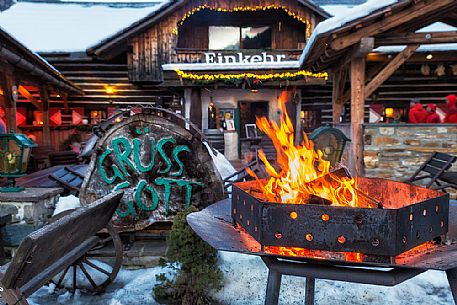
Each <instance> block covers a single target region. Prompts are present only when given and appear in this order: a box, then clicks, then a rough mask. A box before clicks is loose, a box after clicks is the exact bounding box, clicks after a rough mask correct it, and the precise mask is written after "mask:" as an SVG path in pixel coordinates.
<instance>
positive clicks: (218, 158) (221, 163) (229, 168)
mask: <svg viewBox="0 0 457 305" xmlns="http://www.w3.org/2000/svg"><path fill="white" fill-rule="evenodd" d="M204 144H205V146H206V149H208V152H209V154H210V156H211V158H213V162H214V165H215V166H216V168H217V171H218V172H219V174H220V175H221V177H222V179H225V178H227V177H228V176H230V175H231V174H233V173H235V172H236V170H235V168H234V167H233V165H232V164H231V163H230V161H229V160H227V158H226V157H225V156H224V154H222V153H221V152H219V151H217V150H216V149H214V150H215V151H217V154H215V153H214V152H213V151H212V150H211V148H210V147H209V145H208V143H206V142H204Z"/></svg>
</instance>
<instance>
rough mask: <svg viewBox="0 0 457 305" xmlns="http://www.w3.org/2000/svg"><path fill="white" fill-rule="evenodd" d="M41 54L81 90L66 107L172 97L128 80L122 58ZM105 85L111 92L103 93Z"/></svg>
mask: <svg viewBox="0 0 457 305" xmlns="http://www.w3.org/2000/svg"><path fill="white" fill-rule="evenodd" d="M43 56H44V57H45V59H46V60H47V61H48V62H50V63H51V64H52V65H53V66H54V67H56V69H58V70H59V71H60V72H62V73H63V74H64V75H65V77H66V78H67V79H69V80H70V81H72V82H74V83H75V84H76V85H78V86H79V87H80V88H82V89H83V90H84V93H85V95H84V96H72V95H71V96H69V97H68V102H69V105H70V106H71V105H73V106H75V105H79V106H81V105H83V106H85V107H90V105H95V106H100V105H133V104H155V103H156V101H157V98H158V97H159V96H161V97H170V98H171V97H172V95H171V94H170V93H169V92H167V90H165V89H163V88H154V87H151V86H140V85H137V84H133V83H131V82H130V81H129V78H128V65H127V59H126V58H118V59H115V60H111V61H107V60H98V59H94V58H91V57H88V56H86V55H84V54H70V53H63V54H43ZM106 86H114V87H115V93H114V94H107V93H106V91H105V88H106Z"/></svg>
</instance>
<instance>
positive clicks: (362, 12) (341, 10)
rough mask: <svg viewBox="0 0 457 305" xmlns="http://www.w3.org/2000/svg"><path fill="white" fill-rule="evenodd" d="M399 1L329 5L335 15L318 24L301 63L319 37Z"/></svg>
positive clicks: (370, 0) (301, 62) (376, 0)
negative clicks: (350, 5)
mask: <svg viewBox="0 0 457 305" xmlns="http://www.w3.org/2000/svg"><path fill="white" fill-rule="evenodd" d="M399 1H401V0H383V1H379V0H368V2H366V3H364V4H361V5H358V6H355V7H352V8H347V6H346V7H345V6H341V7H339V6H329V7H328V8H327V10H328V11H329V12H330V13H331V14H333V15H334V17H332V18H330V19H327V20H325V21H322V22H321V23H319V24H318V25H317V26H316V28H315V29H314V31H313V34H312V35H311V37H310V39H309V41H308V43H307V44H306V47H305V49H304V50H303V54H302V56H301V57H300V64H303V63H304V62H305V61H306V59H307V57H308V55H309V53H310V50H311V49H312V47H313V45H314V43H315V41H316V39H317V38H318V37H320V36H324V35H325V34H327V33H329V32H331V31H332V30H335V29H337V28H340V27H342V26H343V25H346V24H349V23H351V22H353V21H355V20H357V19H360V18H362V17H366V16H368V15H369V14H371V13H373V12H374V11H376V10H381V9H383V8H385V7H388V6H390V5H392V4H394V3H397V2H399Z"/></svg>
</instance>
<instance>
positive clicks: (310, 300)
mask: <svg viewBox="0 0 457 305" xmlns="http://www.w3.org/2000/svg"><path fill="white" fill-rule="evenodd" d="M315 284H316V279H315V278H313V277H307V278H306V288H305V305H314V286H315Z"/></svg>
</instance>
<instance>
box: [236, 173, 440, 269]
mask: <svg viewBox="0 0 457 305" xmlns="http://www.w3.org/2000/svg"><path fill="white" fill-rule="evenodd" d="M357 185H358V187H359V191H360V192H363V193H368V194H369V195H370V197H371V198H372V199H373V201H376V202H380V203H382V208H380V207H379V208H352V207H347V206H331V205H325V204H322V203H325V201H324V200H321V201H319V200H317V199H316V197H313V198H310V202H309V203H308V204H282V203H275V202H265V201H262V200H261V199H259V198H258V197H256V195H259V194H260V193H259V190H258V188H257V185H256V182H241V183H237V184H236V185H235V186H234V188H233V196H232V209H231V213H232V217H233V220H234V221H235V223H236V224H237V225H239V226H240V227H241V228H243V229H244V230H245V231H246V232H248V233H249V234H250V235H251V236H252V237H253V238H254V239H255V240H256V241H257V242H259V243H260V244H261V246H262V250H263V251H265V252H267V253H272V254H279V255H285V256H287V255H290V256H310V255H311V256H312V255H317V256H319V253H317V252H315V253H312V252H311V251H306V250H305V249H310V250H324V251H335V252H349V253H342V255H344V257H343V258H348V259H355V260H359V261H380V260H381V261H392V260H394V259H395V256H397V255H399V254H401V253H403V252H405V251H408V250H410V249H412V248H414V247H416V246H419V245H421V244H423V243H426V242H428V241H431V240H433V239H435V238H437V237H439V236H441V235H444V234H446V233H447V230H448V217H449V216H448V215H449V196H448V195H447V194H443V193H441V192H437V191H433V190H429V189H425V188H421V187H417V186H413V185H409V184H405V183H400V182H394V181H388V180H384V179H374V178H372V179H370V178H358V179H357ZM259 197H261V195H259ZM316 203H320V204H316ZM297 248H299V249H297ZM336 254H337V253H335V255H336Z"/></svg>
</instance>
